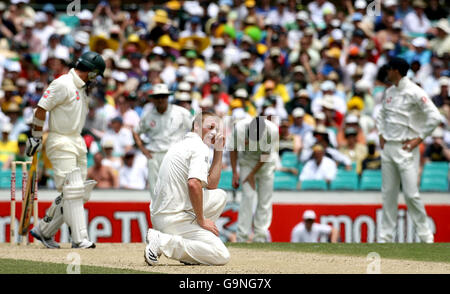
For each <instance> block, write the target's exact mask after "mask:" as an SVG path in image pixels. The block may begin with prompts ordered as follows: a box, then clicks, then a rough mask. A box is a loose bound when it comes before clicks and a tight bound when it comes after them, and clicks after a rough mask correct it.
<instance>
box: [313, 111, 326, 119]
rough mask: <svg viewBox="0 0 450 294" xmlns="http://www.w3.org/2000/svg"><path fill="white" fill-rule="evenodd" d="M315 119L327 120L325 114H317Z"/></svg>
mask: <svg viewBox="0 0 450 294" xmlns="http://www.w3.org/2000/svg"><path fill="white" fill-rule="evenodd" d="M314 118H315V119H316V120H325V113H323V112H317V113H315V114H314Z"/></svg>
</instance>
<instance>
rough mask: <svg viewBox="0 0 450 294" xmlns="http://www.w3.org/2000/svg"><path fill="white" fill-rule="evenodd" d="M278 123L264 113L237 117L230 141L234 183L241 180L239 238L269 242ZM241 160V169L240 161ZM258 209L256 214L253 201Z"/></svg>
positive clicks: (237, 184) (235, 185)
mask: <svg viewBox="0 0 450 294" xmlns="http://www.w3.org/2000/svg"><path fill="white" fill-rule="evenodd" d="M278 138H279V136H278V127H277V126H276V125H275V124H274V123H272V122H271V121H269V120H267V119H265V118H264V117H262V116H258V117H256V118H248V119H243V120H240V121H238V122H237V123H236V124H235V126H234V129H233V132H232V134H231V140H230V141H229V147H228V149H229V150H230V160H231V168H232V171H233V187H234V188H235V189H237V188H238V187H239V182H240V183H241V184H242V199H241V202H240V207H239V218H238V225H237V226H238V228H237V241H238V242H247V241H249V240H250V235H251V233H252V225H253V231H254V237H253V241H254V242H267V241H268V240H267V234H268V229H269V226H270V224H271V222H272V194H273V181H274V174H275V167H276V161H277V156H278V150H277V146H278ZM238 162H239V171H238V169H237V164H238ZM255 201H256V211H255V214H254V216H253V208H254V203H255Z"/></svg>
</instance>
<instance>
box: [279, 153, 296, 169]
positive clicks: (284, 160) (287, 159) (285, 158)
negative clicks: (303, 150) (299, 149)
mask: <svg viewBox="0 0 450 294" xmlns="http://www.w3.org/2000/svg"><path fill="white" fill-rule="evenodd" d="M281 165H282V166H283V167H294V168H297V166H298V156H297V154H295V153H294V152H289V151H285V152H283V154H282V155H281Z"/></svg>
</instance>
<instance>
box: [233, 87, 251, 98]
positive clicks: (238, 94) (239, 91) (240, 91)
mask: <svg viewBox="0 0 450 294" xmlns="http://www.w3.org/2000/svg"><path fill="white" fill-rule="evenodd" d="M234 97H235V98H243V99H247V98H248V92H247V90H245V89H244V88H240V89H237V90H236V92H234Z"/></svg>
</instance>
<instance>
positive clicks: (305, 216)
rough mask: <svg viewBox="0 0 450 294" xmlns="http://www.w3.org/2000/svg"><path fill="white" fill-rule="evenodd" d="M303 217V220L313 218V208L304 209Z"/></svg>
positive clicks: (314, 216)
mask: <svg viewBox="0 0 450 294" xmlns="http://www.w3.org/2000/svg"><path fill="white" fill-rule="evenodd" d="M303 219H304V220H307V219H312V220H315V219H316V213H315V212H314V211H313V210H305V212H303Z"/></svg>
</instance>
